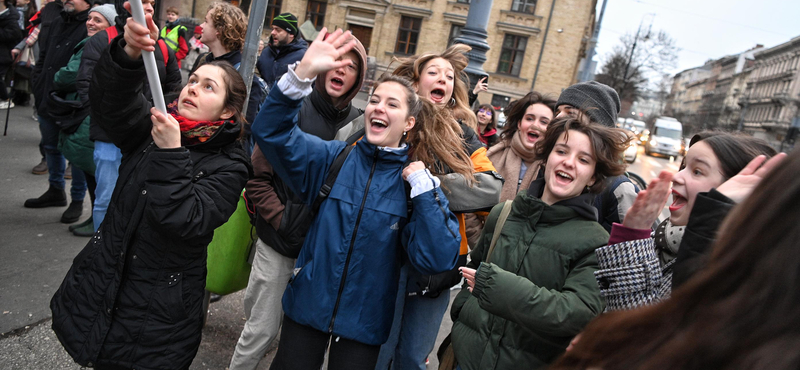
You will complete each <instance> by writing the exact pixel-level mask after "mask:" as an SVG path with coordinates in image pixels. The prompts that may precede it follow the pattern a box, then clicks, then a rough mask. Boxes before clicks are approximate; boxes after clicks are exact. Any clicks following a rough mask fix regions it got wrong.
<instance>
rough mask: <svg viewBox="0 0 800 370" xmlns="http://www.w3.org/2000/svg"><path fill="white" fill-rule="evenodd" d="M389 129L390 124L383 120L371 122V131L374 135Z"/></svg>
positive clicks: (372, 120)
mask: <svg viewBox="0 0 800 370" xmlns="http://www.w3.org/2000/svg"><path fill="white" fill-rule="evenodd" d="M387 127H389V123H388V122H386V121H384V120H382V119H376V118H374V119H371V120H370V121H369V130H370V131H372V132H373V133H381V132H383V131H384V130H386V128H387Z"/></svg>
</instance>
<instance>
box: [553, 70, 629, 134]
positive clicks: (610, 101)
mask: <svg viewBox="0 0 800 370" xmlns="http://www.w3.org/2000/svg"><path fill="white" fill-rule="evenodd" d="M564 104H568V105H571V106H573V107H575V108H578V109H580V110H581V111H582V112H584V113H586V114H588V115H589V117H590V118H591V119H592V121H594V122H597V123H600V124H602V125H604V126H608V127H615V126H616V123H617V115H618V114H619V105H620V104H619V95H618V94H617V92H616V91H615V90H614V89H612V88H611V87H610V86H608V85H604V84H601V83H599V82H597V81H587V82H581V83H577V84H574V85H572V86H570V87H568V88H566V89H565V90H564V91H563V92H562V93H561V96H559V97H558V102H557V103H556V109H558V107H559V106H560V105H564Z"/></svg>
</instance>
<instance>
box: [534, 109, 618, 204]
mask: <svg viewBox="0 0 800 370" xmlns="http://www.w3.org/2000/svg"><path fill="white" fill-rule="evenodd" d="M571 130H572V131H577V132H581V133H584V134H586V136H588V137H589V141H590V142H591V143H592V151H593V153H592V155H593V156H594V159H595V168H594V179H595V182H594V185H592V186H591V187H590V190H591V192H592V193H594V194H597V193H600V192H601V191H602V190H603V184H604V181H603V180H605V179H606V178H608V177H612V176H619V175H621V174H623V173H624V172H625V168H626V167H627V166H626V165H625V163H623V162H622V161H621V160H620V158H622V153H623V152H625V149H626V148H627V147H628V144H629V143H630V142H631V140H633V137H632V136H630V135H629V134H628V132H627V131H625V130H622V129H618V128H611V127H606V126H603V125H601V124H597V123H592V122H591V121H590V119H589V116H587V115H584V114H579V115H578V116H577V117H572V116H567V117H562V118H557V119H556V120H555V121H553V122H552V123H550V125H549V126H547V132H545V134H544V139H543V140H540V141H539V142H537V143H536V146H535V151H536V160H538V161H542V163H544V164H545V166H547V157H549V156H550V152H552V151H553V148H555V146H556V144H557V143H558V139H559V137H560V136H561V134H562V133H566V134H567V135H569V131H571Z"/></svg>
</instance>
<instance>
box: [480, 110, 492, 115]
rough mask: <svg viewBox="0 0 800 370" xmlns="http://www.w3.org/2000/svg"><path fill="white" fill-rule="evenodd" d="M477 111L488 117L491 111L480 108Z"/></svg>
mask: <svg viewBox="0 0 800 370" xmlns="http://www.w3.org/2000/svg"><path fill="white" fill-rule="evenodd" d="M478 113H483V114H485V115H487V116H489V117H491V116H492V111H490V110H488V109H481V110H479V111H478Z"/></svg>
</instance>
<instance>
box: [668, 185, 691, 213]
mask: <svg viewBox="0 0 800 370" xmlns="http://www.w3.org/2000/svg"><path fill="white" fill-rule="evenodd" d="M687 203H688V200H687V199H686V198H684V197H683V195H681V194H680V193H678V192H677V191H675V190H673V191H672V205H671V206H669V211H670V212H675V211H677V210H679V209H681V208H683V206H685V205H686V204H687Z"/></svg>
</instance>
